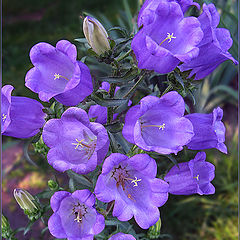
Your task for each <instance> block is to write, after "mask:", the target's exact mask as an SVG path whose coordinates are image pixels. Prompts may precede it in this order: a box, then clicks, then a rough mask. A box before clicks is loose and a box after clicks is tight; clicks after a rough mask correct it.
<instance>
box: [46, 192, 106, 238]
mask: <svg viewBox="0 0 240 240" xmlns="http://www.w3.org/2000/svg"><path fill="white" fill-rule="evenodd" d="M50 203H51V208H52V210H53V211H54V213H53V215H52V216H51V217H50V218H49V220H48V228H49V231H50V233H51V234H52V235H53V236H54V237H56V238H67V239H68V240H93V238H94V235H97V234H99V233H100V232H101V231H102V230H103V229H104V227H105V223H104V217H103V215H101V214H99V213H98V212H97V211H96V209H95V208H94V204H95V197H94V195H93V194H92V193H91V192H90V191H89V190H87V189H84V190H77V191H75V192H73V193H72V194H71V193H69V192H66V191H59V192H56V193H55V194H54V195H53V196H52V198H51V201H50Z"/></svg>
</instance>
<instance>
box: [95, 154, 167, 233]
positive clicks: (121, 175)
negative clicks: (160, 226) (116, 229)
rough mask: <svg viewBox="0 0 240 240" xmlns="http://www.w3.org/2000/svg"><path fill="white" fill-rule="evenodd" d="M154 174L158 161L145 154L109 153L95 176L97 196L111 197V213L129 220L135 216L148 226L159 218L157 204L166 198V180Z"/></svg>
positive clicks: (160, 204) (142, 225)
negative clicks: (112, 202)
mask: <svg viewBox="0 0 240 240" xmlns="http://www.w3.org/2000/svg"><path fill="white" fill-rule="evenodd" d="M156 174H157V164H156V162H155V160H154V159H152V158H150V157H149V156H148V155H147V154H137V155H135V156H133V157H131V158H128V157H127V156H125V155H123V154H120V153H112V154H111V155H110V156H109V157H108V158H106V159H105V161H104V163H103V167H102V173H101V174H100V175H99V177H98V180H97V183H96V187H95V195H96V198H97V199H98V200H100V201H102V202H111V201H113V200H114V201H115V204H114V208H113V213H112V214H113V216H114V217H117V218H118V219H119V220H120V221H128V220H129V219H131V218H132V217H133V216H134V218H135V220H136V222H137V224H138V225H139V226H140V227H141V228H143V229H147V228H149V227H150V226H152V225H153V224H155V223H156V222H157V221H158V219H159V216H160V213H159V210H158V207H160V206H162V205H163V204H164V203H165V202H166V201H167V199H168V184H167V183H166V182H164V181H163V180H161V179H158V178H156Z"/></svg>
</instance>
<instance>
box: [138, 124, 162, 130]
mask: <svg viewBox="0 0 240 240" xmlns="http://www.w3.org/2000/svg"><path fill="white" fill-rule="evenodd" d="M165 126H166V124H165V123H163V124H162V125H141V128H145V127H157V128H158V129H159V130H161V129H162V130H164V129H165Z"/></svg>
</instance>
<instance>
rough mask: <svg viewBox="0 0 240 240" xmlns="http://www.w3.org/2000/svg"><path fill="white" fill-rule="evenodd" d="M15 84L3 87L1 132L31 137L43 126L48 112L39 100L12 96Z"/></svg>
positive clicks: (12, 135)
mask: <svg viewBox="0 0 240 240" xmlns="http://www.w3.org/2000/svg"><path fill="white" fill-rule="evenodd" d="M12 90H13V86H11V85H5V86H4V87H2V97H1V98H2V99H1V100H2V101H1V102H2V103H1V133H2V134H3V135H6V136H10V137H16V138H29V137H32V136H34V135H36V134H37V133H38V132H39V130H40V128H41V127H43V125H44V123H45V120H44V117H45V116H46V114H45V113H44V112H43V111H42V110H43V106H42V104H41V103H39V102H38V101H36V100H34V99H31V98H27V97H15V96H11V94H12Z"/></svg>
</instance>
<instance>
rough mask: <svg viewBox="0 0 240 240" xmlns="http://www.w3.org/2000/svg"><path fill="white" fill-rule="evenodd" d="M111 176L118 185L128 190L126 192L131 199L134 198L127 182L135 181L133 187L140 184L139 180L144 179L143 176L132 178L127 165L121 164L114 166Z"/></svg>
mask: <svg viewBox="0 0 240 240" xmlns="http://www.w3.org/2000/svg"><path fill="white" fill-rule="evenodd" d="M111 177H113V178H114V179H115V181H116V182H117V183H116V186H117V187H119V186H122V189H123V191H126V193H127V197H128V198H129V199H131V200H134V199H133V197H132V195H131V194H130V193H129V192H128V191H127V189H126V182H127V181H131V182H130V183H131V184H132V183H133V187H138V184H139V182H141V181H142V179H141V178H139V179H138V178H137V177H134V179H133V178H130V176H129V173H128V170H127V169H126V167H122V166H121V165H119V166H118V167H116V168H114V170H113V172H112V176H111Z"/></svg>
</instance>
